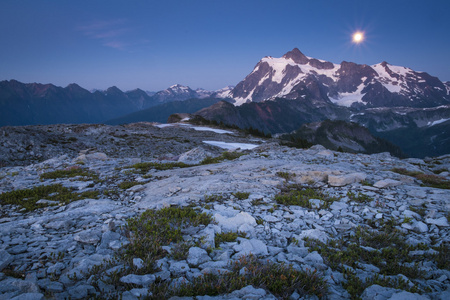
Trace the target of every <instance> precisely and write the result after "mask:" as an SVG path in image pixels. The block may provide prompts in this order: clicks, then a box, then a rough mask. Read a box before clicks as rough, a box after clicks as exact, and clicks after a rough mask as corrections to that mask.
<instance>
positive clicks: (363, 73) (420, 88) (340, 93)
mask: <svg viewBox="0 0 450 300" xmlns="http://www.w3.org/2000/svg"><path fill="white" fill-rule="evenodd" d="M227 96H229V97H230V98H233V99H234V100H235V101H236V103H235V105H242V104H243V103H246V102H261V101H265V100H271V99H274V98H285V99H307V100H309V101H312V102H330V101H331V102H333V103H335V104H337V105H340V106H347V107H350V106H353V107H385V106H388V107H395V106H408V107H433V106H438V105H445V104H450V84H449V83H448V82H446V83H443V82H441V81H440V80H439V79H438V78H437V77H433V76H431V75H429V74H428V73H425V72H417V71H413V70H412V69H409V68H406V67H400V66H393V65H390V64H388V63H387V62H382V63H379V64H376V65H372V66H369V65H360V64H356V63H352V62H346V61H343V62H342V63H341V64H334V63H331V62H328V61H324V60H319V59H315V58H310V57H307V56H305V55H304V54H303V53H301V52H300V50H298V49H297V48H295V49H293V50H292V51H290V52H288V53H286V54H285V55H283V56H282V57H280V58H274V57H270V56H268V57H264V58H263V59H262V60H261V61H260V62H259V63H258V64H257V65H256V66H255V68H254V69H253V71H252V72H251V73H250V74H249V75H248V76H247V77H246V78H245V79H244V80H243V81H241V82H240V83H239V84H238V85H236V87H235V88H234V89H233V90H232V91H231V92H230V93H229V94H228V95H227Z"/></svg>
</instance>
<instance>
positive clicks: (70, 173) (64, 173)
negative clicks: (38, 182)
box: [39, 167, 98, 181]
mask: <svg viewBox="0 0 450 300" xmlns="http://www.w3.org/2000/svg"><path fill="white" fill-rule="evenodd" d="M73 177H81V180H83V181H88V180H94V181H97V180H98V175H97V174H95V173H94V172H91V171H89V170H87V169H85V168H79V167H74V168H68V169H64V170H55V171H52V172H47V173H43V174H41V175H40V176H39V178H40V179H42V180H44V179H57V178H73Z"/></svg>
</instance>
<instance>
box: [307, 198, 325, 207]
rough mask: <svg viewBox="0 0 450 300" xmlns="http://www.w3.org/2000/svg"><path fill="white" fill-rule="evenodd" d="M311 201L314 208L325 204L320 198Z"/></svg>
mask: <svg viewBox="0 0 450 300" xmlns="http://www.w3.org/2000/svg"><path fill="white" fill-rule="evenodd" d="M309 203H310V204H311V207H312V208H320V207H321V206H322V205H323V201H322V200H319V199H309Z"/></svg>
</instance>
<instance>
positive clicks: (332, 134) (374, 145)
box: [281, 120, 405, 157]
mask: <svg viewBox="0 0 450 300" xmlns="http://www.w3.org/2000/svg"><path fill="white" fill-rule="evenodd" d="M281 139H282V140H284V141H287V142H289V141H299V140H306V141H307V142H309V143H312V144H320V145H322V146H324V147H326V148H328V149H331V150H342V151H346V152H353V153H367V154H372V153H380V152H389V153H391V154H392V155H394V156H398V157H405V154H404V153H403V152H402V150H401V149H400V148H399V147H398V146H395V145H394V144H392V143H390V142H388V141H386V140H383V139H381V138H379V137H375V136H373V135H372V134H371V133H370V131H369V130H368V129H367V128H365V127H362V126H361V125H358V124H356V123H352V122H345V121H340V120H334V121H332V120H326V121H323V122H318V123H310V124H304V125H303V126H301V127H300V128H299V129H297V130H295V131H294V132H292V133H290V134H285V135H283V136H281Z"/></svg>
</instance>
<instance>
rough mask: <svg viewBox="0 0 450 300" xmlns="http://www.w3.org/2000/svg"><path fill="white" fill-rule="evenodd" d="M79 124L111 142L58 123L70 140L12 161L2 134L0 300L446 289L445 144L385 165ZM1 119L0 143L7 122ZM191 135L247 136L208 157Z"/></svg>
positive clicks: (436, 292) (387, 295)
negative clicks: (430, 153)
mask: <svg viewBox="0 0 450 300" xmlns="http://www.w3.org/2000/svg"><path fill="white" fill-rule="evenodd" d="M61 126H62V125H61ZM86 126H87V125H86ZM136 126H138V125H136ZM139 126H143V125H139ZM87 127H89V126H87ZM65 128H66V127H65ZM95 128H96V127H93V129H89V130H92V131H93V132H94V133H93V134H92V136H95V137H96V138H99V140H104V141H107V140H108V135H110V139H112V140H113V141H112V142H111V141H110V142H109V143H111V144H107V143H106V142H105V143H99V144H98V145H95V144H91V143H90V142H89V143H88V139H87V138H84V137H83V138H81V137H80V136H76V137H72V139H70V140H68V139H69V138H70V137H71V136H70V134H71V132H72V131H70V130H71V129H70V128H68V127H67V130H68V135H66V136H64V137H65V140H68V141H69V142H74V143H79V144H78V146H77V145H72V147H71V150H70V151H67V154H63V153H60V155H57V156H55V157H53V158H50V159H47V160H45V161H41V162H30V161H29V159H28V158H27V155H23V153H24V152H26V151H33V155H34V156H33V157H36V158H35V159H36V160H38V158H39V157H40V158H41V160H42V159H43V158H47V157H43V155H50V154H51V153H55V152H51V151H49V152H45V151H47V150H48V147H55V149H56V150H58V151H59V149H62V148H61V147H62V146H57V145H56V144H57V141H55V142H54V144H55V145H54V146H48V147H42V146H40V145H41V144H39V143H40V140H39V139H36V140H35V142H34V144H33V147H35V146H36V145H38V146H36V147H37V148H36V147H35V148H33V149H31V148H30V149H28V150H27V149H26V147H22V148H23V149H24V150H23V151H21V152H19V151H16V154H17V156H20V161H21V164H22V166H17V164H19V163H17V161H15V162H13V161H14V160H13V158H14V157H15V156H14V151H13V150H11V149H13V148H12V147H14V146H13V145H14V142H15V141H14V140H9V141H10V143H9V147H10V148H8V149H10V150H8V151H7V152H3V153H7V155H8V156H7V159H5V157H6V154H4V156H3V157H2V159H3V162H4V165H8V166H4V167H2V168H1V169H0V192H1V194H0V203H1V211H0V249H1V250H0V270H1V272H2V273H0V299H86V298H95V299H116V298H118V297H122V299H143V298H146V297H147V298H150V299H152V298H153V299H162V298H173V299H277V298H280V299H281V298H287V299H314V298H325V299H349V298H359V297H361V298H362V299H407V298H409V299H450V289H449V288H450V265H449V261H450V254H449V243H450V234H449V218H450V214H449V211H450V193H449V190H448V188H449V180H450V176H449V171H450V155H447V156H442V157H438V158H433V159H425V160H421V159H403V160H401V159H397V158H395V157H392V156H390V155H389V154H386V153H380V154H374V155H362V154H357V155H355V154H348V153H340V152H333V151H330V150H327V149H325V148H323V147H322V146H313V147H312V148H310V149H295V148H288V147H282V146H279V145H278V144H277V143H274V142H272V141H271V140H261V139H253V140H252V141H249V138H248V137H247V138H245V137H244V136H242V135H240V134H238V133H234V134H230V133H224V132H222V133H218V132H213V133H210V132H205V131H201V132H199V131H194V130H192V129H186V128H174V127H165V128H164V127H163V128H157V127H155V126H152V125H149V124H147V125H145V128H140V129H139V130H140V131H139V132H136V128H137V127H133V130H134V132H133V131H132V130H129V131H128V132H126V129H123V128H124V127H121V128H122V129H120V130H119V128H118V127H115V129H118V131H117V133H116V134H114V133H115V132H116V131H115V129H114V131H113V133H111V132H106V133H105V131H104V130H103V129H102V130H103V131H102V130H100V131H101V132H99V129H98V128H97V129H95ZM102 128H103V127H102ZM107 128H108V130H111V128H113V127H107ZM2 129H3V137H2V138H3V139H6V138H7V137H8V135H9V136H11V135H16V136H17V135H18V134H19V133H18V132H19V131H20V130H23V128H21V129H20V128H19V129H20V130H19V129H18V128H12V129H14V131H13V132H15V133H11V132H8V130H6V129H4V128H2ZM12 129H11V130H12ZM27 130H29V131H32V130H34V128H30V127H28V129H27ZM85 130H87V129H85ZM121 130H123V131H121ZM145 130H149V131H148V132H158V137H156V135H153V136H151V135H147V137H145V134H146V133H145ZM0 132H1V131H0ZM41 132H42V131H41ZM20 134H23V133H20ZM200 134H205V135H208V134H214V137H215V138H216V139H220V141H222V142H228V143H230V142H234V143H237V142H241V143H242V142H247V143H254V144H255V146H258V147H256V148H253V149H251V150H240V149H236V150H235V151H229V152H228V153H226V154H222V155H220V156H219V153H221V152H222V151H223V149H220V148H217V147H214V146H211V145H207V144H205V143H204V142H203V140H205V136H200ZM125 135H126V136H125ZM143 135H144V136H143ZM194 135H195V136H197V135H199V136H197V138H196V142H195V143H194V142H192V136H194ZM121 136H122V137H121ZM175 136H176V137H177V139H178V140H177V141H176V143H178V144H177V145H183V147H186V148H180V147H172V148H171V153H168V152H169V151H167V150H166V151H165V153H164V151H162V150H161V149H162V148H161V147H158V145H163V143H164V141H166V142H167V139H169V137H175ZM133 137H134V139H133ZM164 137H166V139H165V140H164ZM100 138H101V139H100ZM125 138H126V139H127V140H128V141H134V143H136V144H131V145H132V147H130V145H128V146H126V147H125V146H123V148H122V149H125V150H126V149H128V150H126V151H125V150H123V151H121V148H120V147H119V146H118V145H117V144H114V142H117V143H119V142H121V141H122V142H123V140H124V139H125ZM206 139H207V138H206ZM127 140H125V141H127ZM137 140H139V143H138V142H137ZM25 141H27V139H26V138H24V139H23V142H22V143H25ZM89 141H92V140H89ZM170 141H171V142H172V141H174V140H173V139H171V140H170ZM189 141H190V142H189ZM158 143H160V144H158ZM174 143H175V142H174ZM125 144H126V142H123V145H125ZM137 144H139V145H137ZM105 145H116V148H111V147H109V148H108V147H106V146H105ZM146 145H152V147H148V146H147V147H146ZM86 146H87V147H86ZM234 146H236V147H239V144H234ZM244 146H248V145H244ZM58 147H60V148H58ZM82 147H83V148H82ZM38 148H42V149H43V150H42V151H41V152H39V151H37V150H36V149H38ZM87 148H89V149H87ZM93 148H96V149H93ZM152 148H153V149H154V152H152ZM247 148H251V147H247ZM133 149H134V150H133ZM136 149H140V150H139V151H137V150H136ZM156 149H158V150H156ZM165 149H167V148H165ZM181 150H183V151H182V152H184V153H181ZM3 151H6V150H3ZM61 151H62V150H61ZM145 151H148V152H145ZM155 151H156V152H157V153H155ZM142 152H145V153H146V155H142V156H140V153H142ZM175 152H177V153H175ZM178 152H180V153H178ZM42 153H44V154H42ZM164 154H166V155H164ZM169 154H170V155H169ZM2 155H3V154H2ZM158 156H159V158H160V159H165V160H157V159H156V157H158ZM161 156H164V157H161ZM211 157H216V159H212V158H211ZM174 160H177V161H176V162H175V161H174ZM8 162H13V163H11V164H8ZM29 163H31V164H29ZM14 164H15V165H16V166H11V165H14ZM436 174H438V175H436ZM144 212H145V213H144ZM146 222H147V223H146ZM152 222H153V223H152ZM155 233H156V234H155ZM289 266H290V267H289ZM207 295H210V296H207ZM177 297H178V298H177ZM183 297H184V298H183Z"/></svg>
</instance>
